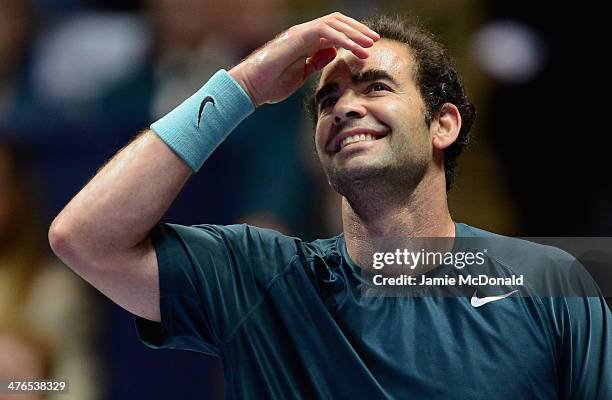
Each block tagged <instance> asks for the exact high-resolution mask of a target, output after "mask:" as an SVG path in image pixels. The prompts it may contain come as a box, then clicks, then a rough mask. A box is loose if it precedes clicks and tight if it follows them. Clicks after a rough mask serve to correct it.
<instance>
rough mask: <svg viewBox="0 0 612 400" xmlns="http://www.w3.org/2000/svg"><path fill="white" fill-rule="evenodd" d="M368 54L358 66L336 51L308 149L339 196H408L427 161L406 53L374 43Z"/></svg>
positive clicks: (425, 134)
mask: <svg viewBox="0 0 612 400" xmlns="http://www.w3.org/2000/svg"><path fill="white" fill-rule="evenodd" d="M369 54H370V56H369V57H368V58H367V59H365V60H362V59H359V58H357V57H355V56H354V55H353V54H352V53H351V52H349V51H346V50H340V51H339V52H338V55H337V56H336V58H335V59H334V60H333V61H332V62H331V63H330V64H329V65H327V66H326V67H325V68H323V71H322V74H321V79H320V81H319V84H318V86H317V95H316V98H315V101H316V104H317V106H316V107H317V112H318V121H317V126H316V133H315V145H316V149H317V153H318V155H319V159H320V161H321V164H322V165H323V169H324V170H325V173H326V174H327V177H328V180H329V182H330V184H331V185H332V187H334V189H335V190H336V191H338V192H339V193H340V194H343V195H346V194H347V193H349V192H350V191H351V190H354V189H355V187H354V186H355V185H356V184H359V183H362V184H363V183H369V184H374V185H376V184H378V183H383V182H385V183H392V184H400V185H402V188H403V189H405V188H410V189H413V188H414V187H415V186H416V184H417V183H418V182H419V181H420V179H421V178H422V177H423V174H424V173H425V171H426V170H427V167H428V164H429V163H430V162H431V158H432V149H431V148H432V145H431V138H430V134H429V129H428V126H427V124H426V122H425V111H426V109H425V104H424V103H423V100H422V98H421V95H420V93H419V91H418V89H417V87H416V85H415V83H414V79H413V68H414V60H413V57H412V54H411V53H410V50H409V48H408V47H407V46H405V45H403V44H401V43H398V42H394V41H390V40H380V41H378V42H376V43H375V44H374V46H373V47H371V48H370V49H369ZM364 139H365V140H364Z"/></svg>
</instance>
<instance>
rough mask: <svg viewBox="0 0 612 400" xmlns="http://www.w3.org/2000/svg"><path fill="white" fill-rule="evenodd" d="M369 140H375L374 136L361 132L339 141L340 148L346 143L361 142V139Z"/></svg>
mask: <svg viewBox="0 0 612 400" xmlns="http://www.w3.org/2000/svg"><path fill="white" fill-rule="evenodd" d="M370 140H376V139H375V138H374V136H372V135H370V134H367V135H366V134H363V133H362V134H361V135H353V136H349V137H346V138H344V139H342V141H341V142H340V148H343V147H344V146H346V145H347V144H351V143H355V142H362V141H370Z"/></svg>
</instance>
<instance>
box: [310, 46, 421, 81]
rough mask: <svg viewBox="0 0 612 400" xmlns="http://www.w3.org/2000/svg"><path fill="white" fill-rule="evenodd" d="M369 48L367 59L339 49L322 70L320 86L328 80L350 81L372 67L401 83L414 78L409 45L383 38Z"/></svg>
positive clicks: (412, 60)
mask: <svg viewBox="0 0 612 400" xmlns="http://www.w3.org/2000/svg"><path fill="white" fill-rule="evenodd" d="M367 50H368V53H369V54H370V56H369V57H368V58H366V59H365V60H364V59H361V58H358V57H356V56H355V55H354V54H353V53H351V52H350V51H348V50H345V49H340V50H338V55H337V56H336V58H335V59H334V60H333V61H332V62H331V63H329V64H328V65H326V66H325V68H323V70H322V71H321V79H320V80H319V84H318V87H319V88H320V87H322V86H323V85H325V84H326V83H328V82H339V81H343V80H346V81H350V79H351V77H352V76H354V75H357V74H359V73H360V72H362V71H366V70H371V69H375V70H382V71H385V72H387V73H388V74H389V75H391V76H392V77H393V78H395V79H396V80H397V81H398V82H400V83H401V82H406V81H407V80H412V72H413V70H414V69H413V67H414V58H413V56H412V54H411V52H410V49H409V48H408V46H406V45H405V44H403V43H399V42H396V41H392V40H386V39H381V40H379V41H378V42H376V43H374V46H372V47H370V48H369V49H367Z"/></svg>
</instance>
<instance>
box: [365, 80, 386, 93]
mask: <svg viewBox="0 0 612 400" xmlns="http://www.w3.org/2000/svg"><path fill="white" fill-rule="evenodd" d="M382 90H387V91H390V90H391V88H389V86H387V85H385V84H384V83H380V82H376V83H373V84H372V85H370V87H369V88H368V91H374V92H380V91H382Z"/></svg>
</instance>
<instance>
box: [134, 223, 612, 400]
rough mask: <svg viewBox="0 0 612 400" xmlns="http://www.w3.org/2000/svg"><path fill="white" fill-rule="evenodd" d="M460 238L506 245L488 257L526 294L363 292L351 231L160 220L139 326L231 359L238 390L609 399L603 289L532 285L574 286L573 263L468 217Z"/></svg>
mask: <svg viewBox="0 0 612 400" xmlns="http://www.w3.org/2000/svg"><path fill="white" fill-rule="evenodd" d="M456 235H457V237H458V238H460V237H495V238H496V240H497V243H500V241H501V243H504V245H503V246H500V248H499V249H495V248H494V247H495V245H494V246H492V247H493V248H492V249H490V250H489V251H488V253H487V255H486V266H485V267H482V266H481V267H479V268H486V269H487V270H488V271H489V272H490V273H496V274H498V275H505V274H507V275H509V274H517V273H523V274H524V275H525V281H526V282H525V283H524V285H523V286H522V287H521V288H515V289H517V290H518V289H520V293H516V294H514V295H512V296H509V297H506V298H504V299H500V300H499V301H494V302H490V303H488V304H485V305H482V306H479V307H474V306H473V305H472V304H471V297H472V299H473V294H475V293H476V292H475V290H476V289H478V288H475V287H469V286H465V285H464V286H462V287H461V288H457V289H453V290H458V291H459V292H454V293H455V294H454V295H452V296H446V297H444V296H437V295H428V293H426V291H427V290H428V289H427V288H420V289H418V290H421V291H422V293H418V295H417V296H376V295H365V294H364V290H363V289H364V286H363V285H367V284H368V282H366V281H365V280H364V277H363V275H362V274H361V273H360V272H361V269H360V268H359V267H358V266H356V265H355V264H354V263H353V262H352V260H351V259H350V257H349V256H348V254H347V251H346V246H345V242H344V236H343V235H342V234H341V235H338V236H336V237H334V238H330V239H322V240H316V241H314V242H304V241H302V240H300V239H298V238H295V237H289V236H285V235H282V234H280V233H278V232H275V231H272V230H267V229H261V228H256V227H253V226H249V225H230V226H218V225H197V226H190V227H189V226H181V225H172V224H160V225H158V226H157V227H156V228H155V229H154V231H153V233H152V237H153V242H154V245H155V249H156V253H157V259H158V263H159V273H160V308H161V323H154V322H151V321H147V320H144V319H141V318H136V322H137V328H138V331H139V335H140V337H141V339H142V340H143V342H144V343H145V344H147V345H149V346H150V347H153V348H172V349H184V350H192V351H198V352H202V353H207V354H212V355H217V356H219V357H221V359H222V361H223V367H224V373H225V380H226V395H227V398H228V399H299V398H304V399H315V398H316V399H389V398H392V399H446V400H448V399H461V400H464V399H497V400H502V399H559V398H561V399H601V400H606V399H607V400H609V399H612V317H611V314H610V310H609V309H608V308H607V305H606V303H605V301H604V299H603V298H602V297H601V296H600V295H599V296H597V295H596V296H585V297H576V296H573V297H557V296H541V295H537V296H535V295H534V296H529V295H528V294H529V291H530V290H533V291H534V293H535V291H536V290H537V289H535V287H536V286H537V284H539V283H540V282H556V283H559V282H561V283H562V284H563V283H564V282H569V283H570V284H575V282H573V281H575V280H576V279H575V278H574V277H573V276H571V274H572V273H574V272H572V271H573V269H572V268H573V267H572V268H570V267H569V266H570V265H574V264H575V260H574V259H573V258H572V257H571V256H569V255H568V254H567V253H564V252H562V251H560V250H557V249H554V248H551V247H546V246H541V245H535V244H533V245H532V244H529V245H527V246H526V247H525V246H523V245H522V244H521V245H520V246H518V248H520V250H517V243H522V241H519V240H518V239H513V238H506V237H503V236H498V235H494V234H491V233H489V232H486V231H482V230H479V229H476V228H473V227H470V226H468V225H465V224H456ZM456 243H458V241H457V240H456ZM505 244H507V246H506V245H505ZM470 268H471V267H466V268H462V269H458V268H454V267H453V266H447V265H440V266H438V267H436V268H434V269H433V270H431V271H429V272H428V273H426V275H427V276H431V277H435V276H444V275H446V276H455V277H456V276H458V275H460V274H467V273H469V272H470ZM579 279H580V285H581V286H589V285H594V282H592V280H591V281H589V279H590V277H589V276H588V274H587V275H586V276H585V275H580V278H579ZM572 280H573V281H572ZM531 282H534V284H533V286H531ZM530 288H531V289H530ZM510 289H513V288H512V286H509V287H506V288H504V290H505V291H507V290H510ZM432 290H433V289H432ZM478 290H481V289H478ZM505 291H504V293H506V292H505ZM479 296H480V297H481V298H482V297H483V296H485V294H481V295H479Z"/></svg>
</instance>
